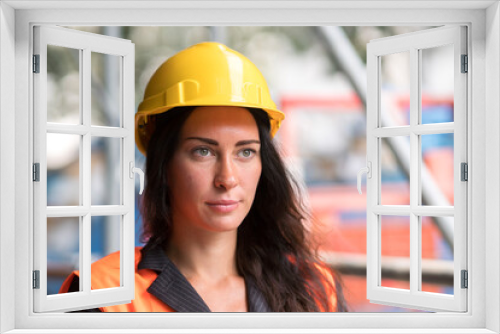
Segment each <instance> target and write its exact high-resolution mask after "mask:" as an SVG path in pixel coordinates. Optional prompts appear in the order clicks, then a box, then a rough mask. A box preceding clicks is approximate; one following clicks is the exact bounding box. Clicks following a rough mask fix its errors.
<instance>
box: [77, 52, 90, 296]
mask: <svg viewBox="0 0 500 334" xmlns="http://www.w3.org/2000/svg"><path fill="white" fill-rule="evenodd" d="M82 57H83V59H82V62H81V65H80V66H81V68H80V75H81V82H82V84H81V87H82V88H81V89H82V91H81V95H80V96H81V99H82V100H81V102H82V103H81V114H80V115H81V118H82V125H83V127H84V128H87V131H86V133H85V134H84V135H83V138H82V149H81V151H80V152H81V158H80V163H81V165H82V169H81V170H82V187H81V189H82V193H83V194H82V196H83V206H84V207H85V208H89V209H90V205H91V200H92V199H91V181H92V180H91V139H92V138H91V133H90V125H91V119H90V117H91V87H92V86H91V72H90V69H91V68H92V67H91V52H90V49H89V48H85V49H83V54H82ZM81 222H82V224H83V226H81V228H80V230H81V233H80V245H82V246H81V249H80V259H81V260H82V262H81V270H82V272H81V275H80V277H82V280H83V291H84V292H85V293H89V294H90V289H91V284H90V277H91V276H90V275H91V272H90V265H91V262H92V261H91V238H90V237H91V230H90V228H91V226H90V224H91V214H90V210H89V211H88V212H86V214H85V215H84V216H83V218H82V219H81Z"/></svg>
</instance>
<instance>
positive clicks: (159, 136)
mask: <svg viewBox="0 0 500 334" xmlns="http://www.w3.org/2000/svg"><path fill="white" fill-rule="evenodd" d="M194 108H195V107H177V108H174V109H171V110H169V111H168V112H165V113H162V114H158V115H156V116H154V118H153V119H151V120H150V121H153V122H154V123H155V126H156V130H155V131H154V133H153V135H152V137H151V140H150V141H149V144H148V147H147V160H146V188H145V192H144V196H143V201H142V205H141V209H142V215H143V219H144V233H143V239H145V240H146V239H147V242H148V243H147V245H146V247H154V246H161V247H165V245H166V243H167V242H168V240H169V236H170V233H171V226H172V217H171V206H170V205H171V204H170V199H169V191H168V187H167V184H168V182H167V181H168V180H167V173H166V170H167V166H168V164H169V162H170V161H171V159H172V157H173V155H174V153H175V150H176V148H177V146H178V142H179V137H180V131H181V129H182V126H183V124H184V123H185V121H186V120H187V118H188V117H189V115H190V114H191V112H192V111H193V109H194ZM247 109H248V110H249V111H250V113H251V114H252V115H253V117H254V119H255V121H256V123H257V127H258V131H259V136H260V142H261V150H260V151H261V161H262V173H261V177H260V180H259V183H258V185H257V190H256V194H255V199H254V202H253V204H252V207H251V208H250V212H249V213H248V215H247V216H246V217H245V219H244V220H243V222H242V223H241V225H240V226H239V228H238V240H237V247H236V261H237V268H238V271H239V272H240V274H241V275H242V276H243V277H249V278H252V279H253V281H254V282H255V283H256V284H257V286H258V288H259V289H260V291H261V292H262V293H263V295H264V297H265V298H266V301H267V302H268V304H269V306H270V308H271V309H272V310H273V311H275V312H283V311H288V312H309V311H334V310H346V309H347V308H346V305H345V301H344V299H343V297H342V295H341V294H339V291H340V289H339V282H340V281H339V279H338V278H339V276H338V274H337V272H336V271H334V270H332V269H331V268H328V267H327V266H326V265H325V264H323V263H322V262H321V261H319V260H318V256H317V253H316V249H314V248H313V247H311V241H312V239H311V235H310V233H308V231H307V229H306V227H305V222H306V220H307V219H310V217H309V216H308V215H307V212H308V211H307V210H306V208H305V206H304V205H303V203H302V201H301V200H300V199H301V196H300V194H299V193H298V192H297V190H298V189H299V187H298V186H297V183H296V182H295V180H294V178H293V177H292V176H291V174H290V173H289V172H288V171H287V169H286V168H285V165H284V163H283V161H282V159H281V157H280V154H279V152H278V151H277V149H276V147H275V145H274V142H273V140H272V138H271V136H270V123H269V118H268V116H267V114H266V113H265V112H264V111H263V110H261V109H254V108H247ZM334 282H337V283H334ZM335 291H336V292H335ZM335 293H336V297H337V298H336V303H337V305H332V299H331V298H330V297H331V295H332V294H335Z"/></svg>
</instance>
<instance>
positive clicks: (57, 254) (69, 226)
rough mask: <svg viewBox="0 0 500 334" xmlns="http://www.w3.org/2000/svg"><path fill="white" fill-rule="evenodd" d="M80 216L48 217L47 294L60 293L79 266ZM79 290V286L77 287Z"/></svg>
mask: <svg viewBox="0 0 500 334" xmlns="http://www.w3.org/2000/svg"><path fill="white" fill-rule="evenodd" d="M79 250H80V218H79V217H61V218H60V217H58V218H47V294H48V295H54V294H57V293H59V289H60V288H61V284H62V283H63V282H64V280H65V279H66V277H68V275H70V274H71V272H72V271H73V270H78V268H79V261H80V260H79ZM77 291H80V290H79V287H78V289H77Z"/></svg>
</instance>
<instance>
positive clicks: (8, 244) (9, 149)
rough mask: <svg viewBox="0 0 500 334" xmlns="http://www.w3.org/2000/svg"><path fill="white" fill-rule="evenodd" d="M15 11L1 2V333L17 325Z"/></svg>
mask: <svg viewBox="0 0 500 334" xmlns="http://www.w3.org/2000/svg"><path fill="white" fill-rule="evenodd" d="M14 23H15V12H14V9H12V8H11V7H10V6H8V5H6V4H5V3H0V44H1V45H2V47H1V48H0V73H2V74H1V75H0V185H1V186H0V221H2V222H11V223H9V224H0V253H1V255H2V256H0V272H1V273H2V274H1V275H0V287H1V289H0V291H2V295H1V297H0V333H3V332H4V331H7V330H10V329H13V328H14V310H15V308H14V305H12V300H15V298H14V285H15V283H14V257H13V256H4V255H3V254H13V253H14V242H13V241H14V239H13V238H12V235H14V221H15V220H14V209H15V205H14V191H15V187H14V180H15V177H14V162H15V159H14V143H13V138H14V126H13V123H14V121H15V117H14V116H15V114H14V69H15V66H14V65H15V63H14V61H15V59H14V49H15V45H14V44H15V35H14V27H15V24H14Z"/></svg>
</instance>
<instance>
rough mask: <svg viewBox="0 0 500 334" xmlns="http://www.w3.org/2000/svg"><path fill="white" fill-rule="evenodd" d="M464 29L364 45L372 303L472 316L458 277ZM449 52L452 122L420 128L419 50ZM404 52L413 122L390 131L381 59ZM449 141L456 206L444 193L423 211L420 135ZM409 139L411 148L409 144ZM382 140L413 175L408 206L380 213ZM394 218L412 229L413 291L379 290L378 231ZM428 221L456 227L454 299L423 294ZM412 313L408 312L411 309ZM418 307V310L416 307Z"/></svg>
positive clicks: (463, 186)
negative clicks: (424, 238)
mask: <svg viewBox="0 0 500 334" xmlns="http://www.w3.org/2000/svg"><path fill="white" fill-rule="evenodd" d="M466 34H467V31H466V28H465V27H464V26H459V25H448V26H443V27H439V28H433V29H426V30H422V31H416V32H413V33H408V34H402V35H398V36H391V37H385V38H380V39H375V40H371V41H370V43H368V45H367V61H366V62H367V77H368V78H367V83H368V87H367V90H368V92H367V115H368V117H367V122H366V124H367V126H366V127H367V133H366V138H367V149H366V150H367V152H366V157H367V163H368V165H369V166H371V171H370V172H371V174H372V177H369V178H368V179H367V182H366V188H367V209H366V211H367V217H366V224H367V232H366V235H367V259H368V260H367V268H366V280H367V298H368V299H369V300H370V301H371V302H373V303H381V304H387V305H395V306H402V307H410V308H415V309H422V310H431V311H432V310H435V311H439V310H441V311H443V310H445V311H459V312H463V311H465V310H467V304H466V303H467V289H464V288H462V287H461V271H462V270H467V252H466V247H464V246H465V245H467V236H466V227H467V220H466V218H467V210H466V208H467V197H466V195H467V185H468V184H467V182H464V181H461V177H460V164H461V163H467V162H468V161H467V150H466V148H467V131H466V127H465V126H466V122H465V121H466V116H467V108H466V107H467V105H466V104H467V99H466V98H467V96H466V92H467V76H468V73H462V68H461V63H460V62H461V57H462V55H464V54H467V42H466V41H467V39H466ZM443 45H451V46H452V53H451V60H452V67H453V72H452V74H453V87H454V89H453V91H454V93H453V100H454V104H453V113H454V117H453V119H454V120H453V122H449V123H434V124H422V122H421V119H422V106H421V103H420V102H419V100H420V99H421V96H420V94H421V80H422V71H423V69H422V57H423V56H422V53H421V52H422V50H424V49H430V48H437V47H441V46H443ZM400 52H404V53H406V54H407V55H408V60H409V67H410V77H409V79H410V82H409V86H410V87H409V95H410V113H409V114H410V117H409V118H410V122H409V124H408V125H397V124H392V123H393V121H392V122H391V120H390V118H389V119H388V118H387V117H384V116H386V113H388V112H387V110H388V108H387V106H385V105H384V104H383V102H384V101H383V100H382V98H381V94H382V88H381V85H382V79H381V78H382V77H381V75H382V58H383V57H384V56H387V55H392V54H396V53H400ZM440 133H446V134H451V136H453V138H454V139H453V157H454V158H453V160H454V161H453V166H455V168H453V169H452V170H451V171H450V173H452V174H453V175H452V180H453V184H454V185H453V189H454V203H449V202H448V200H446V198H445V197H444V196H443V194H442V193H440V190H439V188H438V189H436V190H433V192H437V193H440V194H434V195H435V196H436V198H437V201H436V202H435V203H432V204H431V205H422V201H421V198H422V196H423V194H424V191H425V190H426V189H423V182H424V178H428V177H429V176H428V173H429V172H428V171H427V170H426V169H424V168H425V164H424V163H423V162H422V147H421V140H422V135H426V134H440ZM406 138H408V141H406V140H405V139H406ZM382 139H386V140H389V141H390V140H392V143H393V145H395V147H396V151H397V152H398V153H399V154H400V155H401V156H404V154H405V153H406V152H409V156H408V158H409V160H407V161H405V162H404V163H407V164H408V166H407V168H408V169H409V178H408V180H409V186H410V187H409V188H410V189H409V197H410V202H409V203H408V205H383V204H382V203H381V197H382V196H383V193H382V190H381V183H382V177H381V168H382V167H381V163H380V160H381V149H382V148H381V145H382ZM389 215H395V216H405V218H406V217H407V218H408V224H409V232H410V233H409V236H408V237H409V241H410V242H409V244H408V249H409V253H410V256H409V267H410V268H409V271H410V277H409V285H410V286H409V289H408V290H406V289H395V288H391V287H384V286H382V284H381V283H382V282H381V281H382V261H381V260H382V259H381V255H382V252H381V249H382V247H383V243H384V242H383V240H382V237H381V231H382V228H381V224H382V221H383V219H385V218H383V217H388V216H389ZM423 216H429V217H433V216H434V217H436V216H441V217H442V219H450V218H451V223H452V224H453V237H452V238H453V241H452V243H453V245H456V246H455V247H454V250H453V261H452V264H453V272H454V282H453V283H454V284H453V285H452V286H453V294H451V295H450V294H443V293H430V292H426V291H422V290H421V289H422V281H421V277H422V276H421V274H422V267H421V265H422V263H421V260H422V254H421V247H422V244H421V243H422V232H421V231H422V228H421V225H420V224H421V219H422V217H423ZM408 305H410V306H408ZM412 306H413V307H412Z"/></svg>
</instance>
